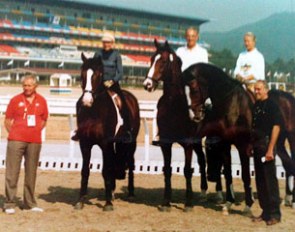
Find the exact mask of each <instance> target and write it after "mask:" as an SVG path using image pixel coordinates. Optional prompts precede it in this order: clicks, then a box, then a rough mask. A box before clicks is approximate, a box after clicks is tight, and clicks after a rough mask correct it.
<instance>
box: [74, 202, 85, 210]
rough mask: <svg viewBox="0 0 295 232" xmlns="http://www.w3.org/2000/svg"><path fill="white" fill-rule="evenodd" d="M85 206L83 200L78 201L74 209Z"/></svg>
mask: <svg viewBox="0 0 295 232" xmlns="http://www.w3.org/2000/svg"><path fill="white" fill-rule="evenodd" d="M83 208H84V203H83V202H82V201H79V202H77V203H76V205H75V207H74V209H76V210H81V209H83Z"/></svg>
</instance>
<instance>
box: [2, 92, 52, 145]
mask: <svg viewBox="0 0 295 232" xmlns="http://www.w3.org/2000/svg"><path fill="white" fill-rule="evenodd" d="M28 115H35V117H36V125H35V126H28V123H27V116H28ZM5 118H6V119H13V123H12V126H11V129H10V131H9V134H8V140H14V141H21V142H29V143H41V142H42V140H41V132H42V129H43V128H42V121H46V120H47V118H48V107H47V103H46V100H45V98H44V97H42V96H41V95H39V94H37V93H36V95H35V98H34V100H33V102H32V103H30V102H29V101H28V100H26V98H25V96H24V94H23V93H21V94H19V95H16V96H15V97H13V98H12V99H11V100H10V102H9V104H8V106H7V110H6V114H5Z"/></svg>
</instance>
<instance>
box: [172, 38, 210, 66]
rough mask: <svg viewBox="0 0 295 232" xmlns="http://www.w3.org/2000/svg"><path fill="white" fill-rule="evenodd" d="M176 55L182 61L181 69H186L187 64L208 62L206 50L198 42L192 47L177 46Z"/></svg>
mask: <svg viewBox="0 0 295 232" xmlns="http://www.w3.org/2000/svg"><path fill="white" fill-rule="evenodd" d="M176 55H177V56H179V57H180V59H181V61H182V66H181V71H184V70H186V69H187V68H188V67H189V66H191V65H193V64H196V63H208V52H207V50H206V49H205V48H202V47H201V46H199V45H198V44H196V46H194V47H193V48H192V49H189V48H188V47H187V46H184V47H179V48H178V49H177V50H176Z"/></svg>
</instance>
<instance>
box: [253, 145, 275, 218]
mask: <svg viewBox="0 0 295 232" xmlns="http://www.w3.org/2000/svg"><path fill="white" fill-rule="evenodd" d="M266 151H267V143H266V142H265V141H260V142H257V143H256V144H255V146H254V166H255V179H256V188H257V195H258V201H259V205H260V207H261V209H262V215H261V216H262V218H263V219H264V220H266V221H267V220H270V219H272V218H275V219H278V220H280V219H281V211H280V203H281V202H280V193H279V184H278V179H277V175H276V165H275V160H272V161H266V162H264V163H263V162H262V161H261V158H262V157H263V156H265V153H266Z"/></svg>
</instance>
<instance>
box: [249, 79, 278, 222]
mask: <svg viewBox="0 0 295 232" xmlns="http://www.w3.org/2000/svg"><path fill="white" fill-rule="evenodd" d="M254 94H255V98H256V103H255V105H254V110H253V124H252V128H253V138H254V142H253V152H254V165H255V176H256V188H257V195H258V201H259V205H260V207H261V208H262V214H261V215H260V216H259V217H255V218H253V221H254V222H259V221H265V222H266V224H267V225H274V224H277V223H278V222H280V220H281V212H280V194H279V185H278V180H277V176H276V166H275V145H276V142H277V139H278V136H279V133H280V129H281V125H282V116H281V114H280V110H279V108H278V106H277V105H276V103H274V102H273V101H272V100H271V99H269V98H268V86H267V83H266V82H265V81H261V80H259V81H257V82H256V84H255V87H254Z"/></svg>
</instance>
